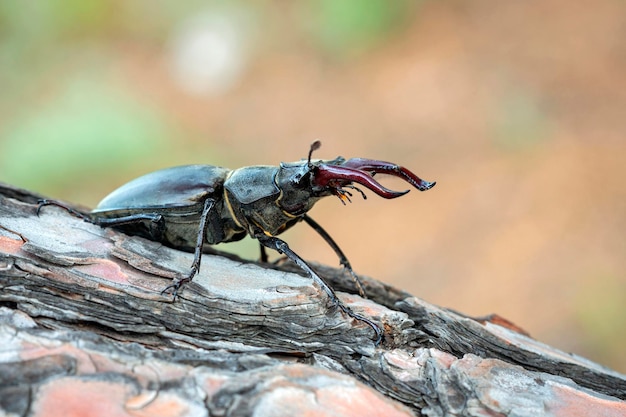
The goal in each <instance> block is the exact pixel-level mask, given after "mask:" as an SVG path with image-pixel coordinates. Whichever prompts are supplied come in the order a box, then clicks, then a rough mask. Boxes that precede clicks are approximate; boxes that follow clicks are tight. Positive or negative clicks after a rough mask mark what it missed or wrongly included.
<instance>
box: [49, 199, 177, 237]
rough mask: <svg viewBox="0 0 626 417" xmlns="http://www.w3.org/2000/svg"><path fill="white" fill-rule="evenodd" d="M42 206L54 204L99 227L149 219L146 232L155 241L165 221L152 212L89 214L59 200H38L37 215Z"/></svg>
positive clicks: (163, 227) (129, 223) (159, 235)
mask: <svg viewBox="0 0 626 417" xmlns="http://www.w3.org/2000/svg"><path fill="white" fill-rule="evenodd" d="M44 206H55V207H59V208H62V209H63V210H65V211H67V212H68V213H69V214H71V215H72V216H74V217H78V218H79V219H82V220H84V221H86V222H89V223H92V224H95V225H98V226H100V227H121V226H128V225H132V224H137V223H143V222H144V221H146V220H149V221H150V223H149V224H148V234H150V237H151V238H152V240H155V241H157V242H160V241H161V240H162V239H163V233H164V231H165V221H164V219H163V216H162V215H160V214H154V213H143V214H131V215H128V216H122V217H113V218H108V217H99V216H98V215H97V214H92V215H91V216H90V215H88V214H85V213H82V212H80V211H78V210H75V209H73V208H71V207H70V206H67V205H65V204H63V203H61V202H59V201H55V200H39V203H38V205H37V215H38V216H39V212H40V211H41V208H42V207H44Z"/></svg>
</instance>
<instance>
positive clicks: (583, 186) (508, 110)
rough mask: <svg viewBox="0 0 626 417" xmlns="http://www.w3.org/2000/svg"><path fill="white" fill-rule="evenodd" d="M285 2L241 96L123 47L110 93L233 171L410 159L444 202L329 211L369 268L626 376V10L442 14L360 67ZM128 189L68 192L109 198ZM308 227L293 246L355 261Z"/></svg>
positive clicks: (113, 60)
mask: <svg viewBox="0 0 626 417" xmlns="http://www.w3.org/2000/svg"><path fill="white" fill-rule="evenodd" d="M266 7H267V11H266V15H265V17H264V19H265V20H263V22H264V24H263V25H262V27H260V28H257V34H256V44H255V48H256V49H255V52H254V53H253V54H252V58H251V59H250V60H249V63H248V64H247V66H246V69H245V71H244V72H243V73H242V75H241V76H240V78H239V79H238V81H237V82H236V83H235V84H234V85H233V87H232V88H230V89H228V90H227V91H225V92H221V93H220V94H218V95H204V96H191V95H188V94H185V93H184V92H182V91H181V89H180V88H178V87H177V86H176V84H175V83H174V82H173V81H172V78H171V74H170V73H169V71H168V63H167V56H165V54H164V53H163V50H162V49H161V48H159V47H158V46H156V45H158V42H155V43H150V42H146V41H145V40H137V39H136V38H133V37H129V38H123V39H117V38H116V37H115V36H112V37H111V39H110V44H109V45H108V46H107V48H110V50H109V51H108V53H109V54H110V57H109V60H108V61H107V70H106V72H105V73H104V75H101V76H102V77H103V81H102V82H103V83H105V84H106V83H107V82H114V83H118V84H119V85H121V86H122V88H124V89H128V90H129V91H132V92H133V94H136V95H137V96H138V97H141V100H142V101H143V102H144V103H146V105H149V106H154V107H156V108H159V109H162V110H163V114H167V117H168V118H170V119H171V120H173V123H174V124H176V125H177V127H178V128H179V129H180V131H181V132H184V133H185V134H186V136H187V138H192V139H191V140H189V139H181V142H180V146H181V147H182V146H191V147H192V149H200V148H202V147H203V146H206V145H207V144H208V143H210V146H211V147H213V148H214V149H218V150H219V152H220V153H221V154H222V155H226V158H227V160H228V164H229V165H230V166H231V167H232V168H235V167H237V166H242V165H251V164H276V163H277V162H279V161H289V160H297V159H300V158H303V157H305V156H306V152H307V151H308V145H309V143H310V142H312V141H313V140H314V139H321V140H322V143H323V146H322V148H321V150H320V151H318V154H317V156H318V157H321V158H331V157H335V156H336V155H338V154H341V155H343V156H346V157H352V156H363V157H372V158H379V159H384V160H390V161H393V162H397V163H400V164H403V165H405V166H407V167H410V168H411V169H412V170H414V171H415V172H416V173H417V174H418V175H420V176H421V177H423V178H425V179H427V180H436V181H437V183H438V184H437V186H436V187H435V188H434V189H432V190H431V191H428V192H426V193H418V192H417V191H415V190H414V191H413V192H411V193H409V194H408V195H407V196H405V197H403V198H401V199H398V200H394V201H384V200H381V199H378V198H376V197H375V196H371V197H370V198H368V200H367V201H365V202H363V201H362V200H361V199H360V198H355V199H354V203H353V204H352V205H350V206H348V207H343V206H342V205H341V204H340V203H339V201H336V200H335V199H330V200H329V201H324V202H321V203H319V204H318V206H317V207H316V208H315V209H314V210H313V211H312V213H311V214H312V217H314V218H315V219H316V220H317V221H318V222H319V223H321V224H322V225H323V226H324V227H325V228H326V229H327V230H328V231H329V232H330V233H331V235H332V236H334V237H335V239H336V240H337V241H338V243H339V244H340V245H341V247H342V248H343V249H344V251H345V252H346V254H347V255H348V256H349V258H350V259H351V261H352V264H353V265H354V267H355V269H356V270H357V272H359V273H362V274H365V275H370V276H373V277H376V278H378V279H381V280H384V281H387V282H389V283H391V284H393V285H395V286H398V287H401V288H403V289H406V290H407V291H410V292H411V293H413V294H415V295H417V296H419V297H422V298H424V299H426V300H428V301H430V302H433V303H436V304H439V305H442V306H447V307H451V308H453V309H455V310H459V311H462V312H464V313H467V314H473V315H482V314H487V313H492V312H495V313H498V314H499V315H502V316H504V317H507V318H508V319H510V320H512V321H513V322H515V323H516V324H518V325H519V326H521V327H523V328H525V329H526V330H528V331H529V332H530V333H531V334H532V335H533V336H534V337H536V338H538V339H540V340H542V341H544V342H547V343H549V344H552V345H555V346H557V347H560V348H562V349H564V350H566V351H574V352H576V353H579V354H581V355H584V356H588V357H590V358H591V359H595V360H597V361H600V362H601V363H604V364H607V365H609V366H611V367H613V368H615V369H617V370H620V371H622V372H626V359H624V355H623V346H624V345H625V344H626V336H624V332H623V330H624V328H625V327H626V238H625V236H624V235H625V232H626V186H625V180H626V166H625V165H626V164H625V162H624V159H625V157H626V140H625V139H626V138H625V136H626V42H625V40H626V4H625V3H624V2H621V1H610V0H603V1H598V2H594V3H593V4H587V5H585V4H576V3H572V2H567V1H561V0H550V1H543V2H539V1H530V2H486V1H476V2H454V1H452V2H423V3H421V4H420V6H419V7H418V6H415V7H414V8H409V9H408V12H407V13H408V15H407V16H406V19H404V20H403V23H402V25H401V27H400V26H399V27H398V28H397V29H396V30H393V31H392V32H391V34H390V35H388V37H387V38H385V40H384V41H380V43H379V44H377V45H374V46H371V47H369V48H368V49H367V50H366V51H358V53H354V54H352V55H348V56H343V57H337V56H334V55H332V54H324V53H320V51H319V49H317V48H316V47H315V45H312V44H311V42H310V41H309V40H308V38H306V37H305V36H303V35H302V33H301V32H300V31H299V30H298V22H299V21H298V19H296V18H295V17H294V16H295V15H296V14H297V13H296V11H297V10H296V8H295V7H292V6H290V5H289V4H286V3H285V4H283V2H271V3H267V4H266ZM61 72H62V71H61ZM54 76H55V77H58V76H59V74H55V75H54ZM48 77H49V78H47V87H48V89H49V91H54V85H55V81H54V78H53V77H52V76H48ZM44 84H46V83H44ZM45 95H46V94H42V95H40V96H38V98H39V100H41V101H42V102H45V100H46V97H45ZM163 158H164V159H165V161H167V156H165V157H163ZM177 158H179V159H176V163H184V162H200V161H197V160H193V158H189V161H187V160H185V159H184V158H183V160H182V161H181V159H180V157H179V156H177ZM113 159H114V158H113ZM205 162H206V163H212V162H213V161H205ZM162 163H163V162H162ZM164 164H165V165H171V164H167V163H164ZM142 169H143V168H142ZM137 170H140V169H139V168H137ZM113 171H115V170H113ZM143 172H145V169H143ZM128 175H130V174H128ZM113 176H114V177H115V175H113ZM128 179H130V178H128ZM119 181H120V178H118V177H115V179H112V180H111V184H108V185H106V186H103V188H104V189H105V190H104V191H101V190H94V189H91V190H90V193H89V195H86V196H85V197H77V196H76V195H74V194H72V192H75V190H74V191H71V192H70V191H68V192H67V193H66V194H63V192H62V191H59V193H61V194H62V195H59V196H57V197H64V196H65V197H67V196H70V197H67V198H71V199H73V200H75V201H76V200H81V199H82V200H81V201H80V202H82V203H84V204H89V205H94V204H95V203H96V202H97V200H98V199H99V197H100V196H102V195H103V193H106V192H107V191H108V190H110V189H111V187H113V186H115V185H119ZM388 184H389V186H390V187H391V188H394V187H395V188H400V189H404V185H405V184H402V183H400V182H398V181H389V182H388ZM107 187H108V188H107ZM84 188H88V187H84ZM41 191H44V192H46V190H41ZM299 229H300V230H295V231H293V232H289V235H288V239H287V240H288V241H289V242H290V243H291V245H292V247H293V248H295V249H296V250H297V251H298V252H299V253H300V254H301V255H302V256H304V257H305V258H308V259H314V260H318V261H322V262H325V263H328V264H331V265H334V264H336V262H337V261H336V258H335V257H334V255H333V253H332V251H331V250H330V249H329V248H328V247H327V246H326V245H325V244H324V243H323V242H322V241H321V239H319V238H318V237H316V236H315V235H314V233H313V232H312V231H307V230H306V226H302V227H300V228H299ZM223 249H227V247H224V248H223Z"/></svg>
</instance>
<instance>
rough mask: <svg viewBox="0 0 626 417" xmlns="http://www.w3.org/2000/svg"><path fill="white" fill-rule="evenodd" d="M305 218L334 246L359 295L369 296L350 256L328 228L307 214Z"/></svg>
mask: <svg viewBox="0 0 626 417" xmlns="http://www.w3.org/2000/svg"><path fill="white" fill-rule="evenodd" d="M303 219H304V221H305V222H306V223H307V224H308V225H309V226H311V227H312V228H313V230H315V231H316V232H317V233H319V235H320V236H322V238H324V240H325V241H326V243H328V245H329V246H330V247H331V248H333V250H334V251H335V253H336V254H337V256H338V257H339V263H340V264H341V265H343V267H344V269H345V270H347V271H348V273H349V274H350V276H351V277H352V281H354V286H355V287H356V289H357V290H358V291H359V295H360V296H361V297H363V298H367V295H366V294H365V289H364V288H363V284H362V283H361V280H360V279H359V277H358V275H357V274H356V273H355V272H354V270H353V269H352V265H350V261H348V258H347V257H346V255H345V254H344V253H343V251H342V250H341V248H340V247H339V245H337V243H336V242H335V241H334V240H333V238H332V237H330V235H329V234H328V232H326V230H324V228H322V226H320V225H319V223H317V222H316V221H315V220H313V219H312V218H310V217H309V216H308V215H306V214H305V215H304V216H303Z"/></svg>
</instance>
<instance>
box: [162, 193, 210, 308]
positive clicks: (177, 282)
mask: <svg viewBox="0 0 626 417" xmlns="http://www.w3.org/2000/svg"><path fill="white" fill-rule="evenodd" d="M214 206H215V200H212V199H207V200H205V201H204V208H203V209H202V215H201V216H200V224H199V226H198V236H197V238H196V248H195V251H194V255H193V262H192V264H191V270H190V271H189V273H188V274H187V275H185V276H183V277H179V278H175V279H174V280H173V281H172V283H171V284H170V285H168V286H167V287H165V288H163V290H162V291H161V294H165V293H166V292H168V291H169V290H170V289H171V290H173V291H172V295H173V297H174V300H176V296H177V295H178V290H180V288H181V287H182V286H183V285H185V284H186V283H188V282H191V280H192V279H193V277H194V276H195V275H196V274H197V273H198V272H200V261H201V260H202V252H203V248H204V241H205V240H206V231H207V228H208V227H209V221H208V220H209V213H210V212H211V209H212V208H213V207H214Z"/></svg>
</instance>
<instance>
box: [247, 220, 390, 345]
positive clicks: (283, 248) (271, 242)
mask: <svg viewBox="0 0 626 417" xmlns="http://www.w3.org/2000/svg"><path fill="white" fill-rule="evenodd" d="M255 238H256V239H257V240H258V241H259V242H261V244H263V245H264V246H266V247H268V248H270V249H274V250H275V251H277V252H279V253H281V254H284V255H285V256H287V257H288V258H289V259H291V260H292V261H293V262H294V263H295V264H296V265H298V266H299V267H300V268H302V270H304V271H305V272H306V273H307V274H308V275H309V276H310V277H311V278H312V279H313V280H314V281H316V282H317V283H318V284H319V285H320V286H321V287H322V289H323V290H324V291H325V292H326V294H328V297H329V298H330V300H331V301H332V303H333V304H335V305H336V306H337V307H339V308H340V309H341V311H343V312H344V313H346V314H347V315H348V316H350V317H352V318H354V319H356V320H359V321H362V322H363V323H365V324H367V325H368V326H370V327H371V328H372V330H374V332H375V333H376V341H375V344H376V345H378V344H379V343H380V342H381V340H382V338H383V331H382V329H381V328H380V326H378V325H377V324H376V323H374V322H373V321H371V320H370V319H368V318H366V317H364V316H362V315H360V314H357V313H355V312H354V311H352V310H351V309H350V308H349V307H348V306H347V305H345V304H344V303H343V302H342V301H341V300H340V299H339V297H337V294H336V293H335V291H334V290H333V289H332V288H331V287H330V285H328V284H327V283H326V281H324V280H323V279H322V277H320V276H319V275H318V274H317V273H316V272H315V271H314V270H313V268H311V267H310V266H309V264H307V263H306V261H305V260H304V259H302V258H301V257H300V256H299V255H298V254H297V253H295V252H294V251H293V250H291V248H290V247H289V245H287V242H285V241H284V240H282V239H279V238H277V237H274V236H267V235H265V234H264V233H259V234H257V235H255Z"/></svg>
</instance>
